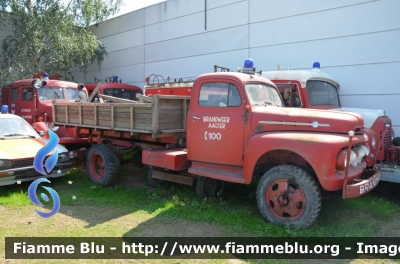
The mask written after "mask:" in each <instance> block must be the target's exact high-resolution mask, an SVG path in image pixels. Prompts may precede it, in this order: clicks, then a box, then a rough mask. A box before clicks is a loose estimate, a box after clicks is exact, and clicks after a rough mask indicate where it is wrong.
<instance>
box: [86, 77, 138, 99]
mask: <svg viewBox="0 0 400 264" xmlns="http://www.w3.org/2000/svg"><path fill="white" fill-rule="evenodd" d="M96 86H97V83H87V84H85V87H86V89H87V90H88V93H89V96H90V95H91V94H92V92H93V91H94V89H96ZM100 94H104V95H109V96H114V97H118V98H122V99H129V100H134V101H138V100H139V99H138V98H137V97H136V95H137V94H143V91H142V89H141V88H140V87H138V86H135V85H130V84H126V83H118V82H108V83H107V82H105V83H101V84H100Z"/></svg>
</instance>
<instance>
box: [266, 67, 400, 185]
mask: <svg viewBox="0 0 400 264" xmlns="http://www.w3.org/2000/svg"><path fill="white" fill-rule="evenodd" d="M320 68H321V67H320V63H319V62H315V63H314V65H313V69H312V70H276V71H264V72H263V74H262V75H263V76H264V77H265V78H268V79H270V80H271V81H272V82H273V83H274V84H275V85H276V86H277V87H278V89H279V92H280V93H281V95H282V97H283V98H284V101H285V104H286V105H287V106H289V107H299V108H314V109H330V110H335V111H346V112H353V113H358V114H360V115H361V116H362V117H363V119H364V122H365V124H364V125H365V127H366V128H367V129H368V130H369V131H368V130H367V133H368V134H370V137H369V138H370V139H369V145H370V146H372V148H371V152H370V154H369V155H368V157H366V159H365V160H366V162H367V166H374V165H375V163H377V162H378V163H379V164H380V165H382V171H381V178H380V179H381V181H388V182H397V183H400V169H399V168H398V165H400V146H399V145H400V144H399V143H400V142H399V141H400V138H398V139H396V140H395V142H396V141H397V142H399V143H397V146H395V145H394V142H393V140H394V131H393V130H392V120H391V119H390V118H389V117H388V116H387V115H386V113H385V111H384V110H373V109H360V108H349V107H342V106H341V104H340V97H339V88H340V85H339V83H338V82H337V81H336V80H335V79H334V78H332V77H331V76H329V75H328V74H326V73H324V72H322V71H321V69H320Z"/></svg>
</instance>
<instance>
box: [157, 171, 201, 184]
mask: <svg viewBox="0 0 400 264" xmlns="http://www.w3.org/2000/svg"><path fill="white" fill-rule="evenodd" d="M152 177H153V178H154V179H159V180H164V181H169V182H175V183H180V184H184V185H189V186H193V182H194V178H193V177H191V176H185V175H179V174H174V173H169V172H166V171H158V170H153V175H152Z"/></svg>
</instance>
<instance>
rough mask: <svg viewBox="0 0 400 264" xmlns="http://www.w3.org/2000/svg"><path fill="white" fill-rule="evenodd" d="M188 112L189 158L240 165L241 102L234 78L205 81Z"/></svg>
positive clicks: (242, 129)
mask: <svg viewBox="0 0 400 264" xmlns="http://www.w3.org/2000/svg"><path fill="white" fill-rule="evenodd" d="M200 85H201V86H200V89H199V91H198V92H199V95H198V96H194V97H192V98H193V99H194V100H196V101H191V102H190V104H191V108H190V111H189V114H188V120H187V122H188V129H189V130H188V142H187V145H188V158H189V159H190V160H192V161H199V162H206V163H214V164H220V165H231V166H242V165H243V144H244V143H243V131H244V119H243V115H244V107H243V105H244V103H243V98H244V97H243V95H241V94H240V93H239V89H238V84H237V83H234V82H218V81H215V82H212V81H211V82H204V83H202V84H200Z"/></svg>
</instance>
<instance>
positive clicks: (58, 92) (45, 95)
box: [38, 87, 64, 101]
mask: <svg viewBox="0 0 400 264" xmlns="http://www.w3.org/2000/svg"><path fill="white" fill-rule="evenodd" d="M38 94H39V99H40V100H41V101H48V100H52V99H53V97H55V98H56V99H64V92H63V88H61V87H44V88H39V89H38Z"/></svg>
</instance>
